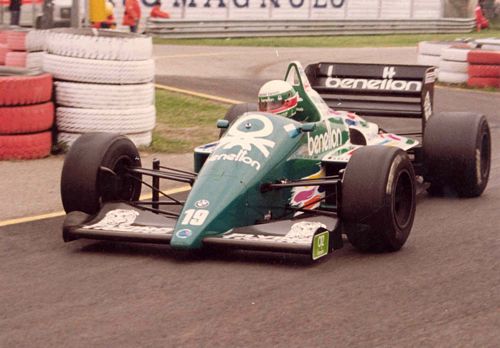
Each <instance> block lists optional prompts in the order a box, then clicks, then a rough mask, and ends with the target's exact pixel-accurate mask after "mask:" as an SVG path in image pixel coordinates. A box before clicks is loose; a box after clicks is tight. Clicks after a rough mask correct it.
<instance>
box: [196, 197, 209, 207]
mask: <svg viewBox="0 0 500 348" xmlns="http://www.w3.org/2000/svg"><path fill="white" fill-rule="evenodd" d="M209 205H210V202H209V201H208V200H206V199H200V200H197V201H196V202H195V203H194V206H195V207H196V208H206V207H208V206H209Z"/></svg>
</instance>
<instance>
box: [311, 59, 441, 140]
mask: <svg viewBox="0 0 500 348" xmlns="http://www.w3.org/2000/svg"><path fill="white" fill-rule="evenodd" d="M305 71H306V75H307V77H308V78H309V81H310V83H311V86H312V88H313V89H314V90H316V91H317V92H318V93H319V94H320V95H321V97H322V98H323V99H324V101H325V102H326V103H327V104H328V106H329V107H331V108H332V109H337V110H345V111H352V112H355V113H356V114H358V115H360V116H384V117H402V118H421V119H422V132H423V130H424V129H425V121H426V120H427V119H428V118H429V117H430V116H431V114H432V110H433V101H434V82H435V80H436V72H435V68H434V67H429V66H419V65H397V64H355V63H317V64H311V65H308V66H307V67H306V69H305Z"/></svg>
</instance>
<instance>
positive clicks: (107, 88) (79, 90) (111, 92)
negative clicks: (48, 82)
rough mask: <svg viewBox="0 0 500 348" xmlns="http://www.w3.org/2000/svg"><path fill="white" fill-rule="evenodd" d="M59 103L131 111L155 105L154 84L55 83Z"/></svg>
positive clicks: (77, 106) (76, 106)
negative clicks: (131, 109)
mask: <svg viewBox="0 0 500 348" xmlns="http://www.w3.org/2000/svg"><path fill="white" fill-rule="evenodd" d="M55 92H56V96H57V103H58V104H59V105H62V106H69V107H75V108H86V109H106V108H108V109H130V108H140V107H147V106H150V105H153V104H154V96H155V88H154V85H153V84H152V83H146V84H140V85H95V84H88V83H74V82H64V81H57V82H55Z"/></svg>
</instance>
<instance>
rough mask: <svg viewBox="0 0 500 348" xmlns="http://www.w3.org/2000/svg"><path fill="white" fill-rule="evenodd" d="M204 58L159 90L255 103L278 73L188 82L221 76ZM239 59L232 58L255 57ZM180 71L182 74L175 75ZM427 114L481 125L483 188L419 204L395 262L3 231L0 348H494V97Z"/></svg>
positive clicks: (51, 224)
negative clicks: (481, 117)
mask: <svg viewBox="0 0 500 348" xmlns="http://www.w3.org/2000/svg"><path fill="white" fill-rule="evenodd" d="M175 49H176V48H171V50H175ZM190 49H191V48H186V50H190ZM200 50H201V53H192V52H188V53H186V52H177V53H176V54H177V55H178V56H180V57H178V59H179V60H182V62H180V63H178V65H176V63H175V59H173V58H172V59H171V61H169V62H168V64H169V65H171V66H172V68H171V69H172V73H170V74H168V73H165V74H163V75H162V74H159V78H158V80H159V82H164V83H166V82H167V80H168V82H169V84H170V85H174V86H176V87H181V88H190V89H194V90H197V91H200V92H204V93H210V94H216V95H220V96H223V97H227V98H235V99H240V100H253V98H254V95H255V93H256V92H255V89H258V86H259V85H260V82H261V81H263V80H265V79H267V78H269V77H270V76H269V75H271V72H274V71H269V72H265V68H264V66H265V65H266V64H268V63H265V62H262V61H260V62H259V60H257V59H255V58H254V59H255V63H254V64H253V65H252V66H251V67H250V68H248V67H245V68H246V69H248V70H249V71H245V74H242V75H245V77H244V78H242V79H241V80H239V79H237V78H235V76H231V73H232V72H231V71H230V70H231V69H226V70H227V72H228V75H229V76H226V75H221V76H220V77H213V76H207V77H201V76H202V75H200V76H196V75H197V74H198V73H197V69H201V68H202V67H203V68H204V69H208V67H210V64H206V65H204V66H201V65H196V64H200V62H203V61H205V60H207V59H208V58H209V57H212V59H210V62H214V61H215V63H217V64H218V65H219V66H220V69H223V68H224V64H223V62H222V61H225V62H226V63H225V64H226V65H228V66H232V65H231V64H233V63H234V59H235V58H234V57H233V56H231V54H230V52H229V51H227V52H229V53H227V56H220V55H217V53H214V54H213V56H208V55H207V54H209V53H210V52H209V51H208V49H207V52H206V53H205V56H199V55H201V54H204V53H203V52H204V51H203V49H200ZM234 50H237V49H234ZM194 51H195V49H193V52H194ZM223 51H224V52H226V51H225V50H223ZM375 51H377V55H378V54H379V53H380V52H378V51H382V50H375ZM196 52H198V51H196ZM244 53H245V52H243V53H241V52H240V53H238V55H236V57H237V58H241V59H242V60H251V59H252V57H250V56H246V55H243V56H241V54H244ZM193 54H198V56H193ZM298 54H299V53H298ZM391 54H392V52H391V53H389V55H391ZM173 55H175V54H173ZM189 55H191V56H189ZM299 55H300V54H299ZM197 57H198V58H197ZM202 57H203V58H204V59H205V60H202V59H201V58H202ZM391 57H392V55H391ZM396 58H397V57H396ZM396 58H393V59H394V60H397V59H396ZM169 59H170V58H169ZM198 59H200V60H198ZM360 59H361V58H360ZM404 59H405V58H401V60H404ZM409 59H414V58H409ZM219 60H220V61H221V62H219ZM409 62H410V63H411V61H409ZM189 63H191V64H192V65H193V67H194V68H193V69H192V71H191V76H189V74H188V73H186V72H184V75H186V76H180V77H179V76H177V75H176V74H177V73H178V72H179V70H178V69H177V68H178V67H179V66H180V65H183V64H189ZM215 63H214V64H215ZM403 63H404V62H403ZM217 64H215V65H217ZM235 65H236V64H235ZM256 66H260V67H261V68H262V69H261V70H260V71H259V70H257V69H255V67H256ZM278 67H279V66H278ZM278 67H276V68H278ZM252 69H254V70H253V71H252ZM273 69H274V68H273ZM282 69H284V68H283V67H282ZM214 70H215V72H213V71H212V72H211V74H214V75H216V73H217V67H215V68H214ZM223 70H224V69H223ZM263 71H264V72H263ZM219 72H220V71H219ZM252 74H253V75H254V76H255V81H257V82H255V81H254V80H253V79H251V77H250V76H251V75H252ZM207 75H210V74H207ZM235 75H236V74H235ZM280 76H281V75H280ZM252 81H254V82H252ZM214 82H218V83H214ZM219 87H220V88H219ZM224 91H229V92H228V93H225V92H224ZM436 109H437V110H438V111H439V110H447V111H451V110H462V111H467V110H475V111H479V112H483V113H485V114H487V115H488V119H489V122H490V127H491V131H492V139H493V162H492V172H491V177H490V183H489V185H488V188H487V190H486V192H485V194H484V195H483V196H482V197H481V198H478V199H458V198H454V197H444V198H434V197H429V196H427V195H426V194H424V195H423V196H421V197H419V204H418V207H417V215H416V219H415V224H414V227H413V230H412V233H411V235H410V238H409V240H408V242H407V244H406V245H405V247H404V248H403V249H402V250H401V251H400V252H397V253H391V254H376V255H374V254H361V253H359V252H357V251H356V250H354V249H353V248H352V247H351V246H350V245H347V246H346V247H345V248H344V249H342V250H340V251H338V252H336V253H335V254H334V255H332V256H330V257H328V258H327V259H325V260H323V261H321V262H318V263H314V264H312V263H310V262H309V261H308V260H307V259H305V258H301V257H298V256H289V255H280V254H267V253H254V252H228V253H217V254H215V253H207V254H200V255H194V256H189V255H183V254H177V253H174V252H172V251H171V250H170V249H169V248H168V247H164V246H151V245H139V244H119V243H108V242H95V241H76V242H72V243H70V244H64V243H63V242H62V240H61V224H62V220H63V219H62V218H53V219H46V220H41V221H36V222H31V223H25V224H18V225H10V226H5V227H1V228H0V276H1V281H0V346H2V347H14V346H16V347H18V346H20V347H33V346H37V347H38V346H51V347H53V346H70V347H88V346H93V347H109V346H119V347H129V346H148V347H156V346H158V347H165V346H169V347H179V346H183V347H184V346H187V347H266V346H277V347H312V346H330V347H345V346H349V347H413V346H420V347H422V346H423V347H436V346H439V347H498V346H500V334H499V330H498V328H499V327H500V306H499V304H500V291H499V288H500V267H499V259H500V243H499V241H500V238H499V230H500V227H499V225H500V218H499V211H500V176H499V174H500V173H499V171H500V155H499V154H498V151H497V150H498V149H499V146H500V114H499V111H498V110H499V109H500V96H499V95H498V94H493V93H476V92H471V91H458V90H450V89H438V90H437V91H436Z"/></svg>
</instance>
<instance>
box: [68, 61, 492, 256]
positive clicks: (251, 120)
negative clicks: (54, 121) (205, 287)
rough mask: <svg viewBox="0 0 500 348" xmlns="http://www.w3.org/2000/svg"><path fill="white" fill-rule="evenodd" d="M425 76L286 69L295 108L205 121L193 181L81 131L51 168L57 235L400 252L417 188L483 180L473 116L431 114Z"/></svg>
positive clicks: (128, 147) (241, 111) (119, 142)
mask: <svg viewBox="0 0 500 348" xmlns="http://www.w3.org/2000/svg"><path fill="white" fill-rule="evenodd" d="M434 76H435V72H434V68H432V67H425V66H405V65H391V66H386V65H378V64H345V63H318V64H313V65H309V66H307V68H306V69H305V70H304V69H303V68H302V67H301V65H300V64H299V63H298V62H292V63H290V65H289V67H288V70H287V73H286V77H285V81H287V82H288V83H289V84H290V85H292V86H293V88H294V89H295V90H296V92H297V93H298V104H297V113H296V114H295V115H294V116H293V117H292V118H290V117H283V116H277V115H275V114H271V113H266V112H259V111H256V109H257V107H256V105H254V104H240V105H235V106H233V107H232V108H231V109H230V110H229V111H228V113H227V114H226V117H225V119H224V120H219V121H218V127H219V128H221V132H222V134H221V137H220V139H219V141H217V142H214V143H211V144H206V145H203V146H199V147H198V148H196V149H195V154H194V155H195V170H194V172H187V171H182V170H176V169H172V168H167V167H163V166H161V165H160V164H159V162H158V161H154V163H153V169H147V168H144V167H142V166H141V160H140V158H139V153H138V151H137V149H136V147H135V146H134V145H133V143H132V142H131V141H130V140H129V139H128V138H127V137H125V136H121V135H117V134H107V133H93V134H85V135H83V136H81V137H80V138H79V139H78V140H77V141H76V142H75V143H74V145H73V146H72V148H71V149H70V152H69V153H68V155H67V157H66V160H65V163H64V167H63V171H62V180H61V195H62V202H63V205H64V208H65V210H66V212H67V216H66V219H65V221H64V226H63V237H64V240H65V241H71V240H75V239H80V238H90V239H101V240H113V241H131V242H144V243H165V244H170V246H171V247H172V248H174V249H176V250H197V249H200V248H204V247H211V246H215V247H224V248H234V249H247V250H260V251H277V252H290V253H299V254H308V255H310V256H311V258H312V259H314V260H315V259H319V258H321V257H323V256H325V255H327V254H329V253H331V252H332V251H333V250H335V249H338V248H341V247H342V246H343V241H344V239H343V235H346V236H347V238H348V240H349V242H350V243H351V244H352V245H353V246H354V247H356V248H358V249H359V250H362V251H375V252H380V251H396V250H399V249H400V248H401V247H402V246H403V244H404V243H405V242H406V240H407V238H408V235H409V233H410V231H411V229H412V225H413V220H414V216H415V207H416V198H415V197H416V187H417V185H422V184H423V183H424V182H425V183H426V185H427V189H428V191H429V192H431V193H433V194H435V193H439V192H442V191H450V192H456V194H457V195H458V196H461V197H474V196H479V195H481V193H482V192H483V191H484V189H485V187H486V185H487V182H488V176H489V170H490V151H491V144H490V132H489V126H488V123H487V121H486V118H485V117H484V116H483V115H480V114H475V113H463V112H462V113H441V114H433V113H432V105H433V92H434ZM339 106H340V108H342V109H346V110H349V111H341V110H338V109H339ZM330 107H335V109H331V108H330ZM359 115H366V116H386V117H390V118H391V119H392V118H393V117H397V118H418V119H420V120H421V121H417V124H418V126H419V128H421V130H420V129H419V130H418V132H410V133H409V132H406V133H404V134H398V135H396V134H394V133H389V132H386V131H384V130H383V129H381V128H379V127H378V126H377V125H376V124H374V123H371V122H368V121H367V120H366V119H364V118H361V117H360V116H359ZM142 176H151V177H152V184H151V185H150V184H148V183H146V182H145V181H143V180H142ZM160 179H169V180H175V181H180V182H186V183H189V184H191V185H192V188H191V191H190V193H189V194H188V196H187V199H186V200H185V201H184V200H181V199H179V198H178V197H177V198H176V197H172V196H168V195H165V194H163V192H161V191H160V188H159V187H160V186H159V181H160ZM143 184H146V185H147V186H149V187H150V188H152V192H153V199H152V200H150V201H139V196H140V192H141V186H142V185H143ZM419 187H420V186H419ZM160 195H162V196H165V197H162V199H160ZM168 206H174V207H172V208H171V210H166V209H164V208H165V207H168ZM175 208H177V209H175Z"/></svg>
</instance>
